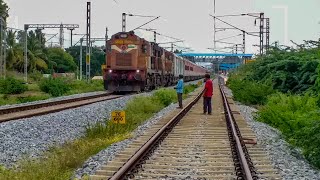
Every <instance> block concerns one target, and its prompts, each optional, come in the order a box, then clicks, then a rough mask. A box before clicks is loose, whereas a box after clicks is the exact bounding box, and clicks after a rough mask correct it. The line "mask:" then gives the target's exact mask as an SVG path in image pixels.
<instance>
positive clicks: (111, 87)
mask: <svg viewBox="0 0 320 180" xmlns="http://www.w3.org/2000/svg"><path fill="white" fill-rule="evenodd" d="M206 73H208V70H207V69H206V68H204V67H201V66H198V65H197V64H195V63H193V62H191V61H189V60H187V59H185V58H183V57H179V56H177V55H176V54H175V53H172V52H170V51H167V50H166V49H165V48H162V47H160V46H159V45H158V44H157V43H154V42H148V41H147V40H145V39H144V38H141V37H139V36H138V35H136V34H135V33H134V32H133V31H130V32H119V33H116V34H114V35H112V36H111V38H110V39H109V40H108V41H107V42H106V65H105V68H104V69H103V79H104V88H105V90H108V91H111V92H142V91H147V90H153V89H156V88H158V87H166V86H171V85H174V84H175V83H177V81H178V79H179V75H180V74H181V75H183V76H184V81H185V82H187V81H193V80H197V79H201V78H203V77H204V75H205V74H206Z"/></svg>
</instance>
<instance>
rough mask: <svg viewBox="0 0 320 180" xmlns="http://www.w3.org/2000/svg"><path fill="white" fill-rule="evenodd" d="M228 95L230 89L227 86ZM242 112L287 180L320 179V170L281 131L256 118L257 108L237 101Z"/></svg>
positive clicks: (260, 142)
mask: <svg viewBox="0 0 320 180" xmlns="http://www.w3.org/2000/svg"><path fill="white" fill-rule="evenodd" d="M225 92H226V93H227V94H228V95H232V92H231V90H230V89H228V88H225ZM236 103H237V105H238V107H239V109H240V112H241V114H242V115H243V116H244V118H245V119H246V121H247V122H248V124H249V125H250V126H251V127H252V129H253V131H254V132H255V134H256V136H257V140H258V143H259V144H260V145H261V146H262V147H263V148H264V149H265V150H266V152H267V153H268V155H269V157H270V160H271V161H272V163H273V165H274V167H275V168H276V169H278V170H279V172H280V175H281V176H282V177H283V179H286V180H319V179H320V171H319V170H316V169H315V168H313V167H311V166H310V164H309V163H308V162H307V161H306V160H305V159H304V158H303V157H302V155H301V153H300V151H299V150H298V149H295V148H292V147H291V146H290V145H289V144H288V143H287V142H286V141H285V139H284V138H283V136H282V135H281V132H280V131H278V130H277V129H275V128H273V127H270V126H269V125H267V124H264V123H261V122H257V121H255V120H254V117H253V115H254V113H255V112H257V109H255V108H252V107H249V106H245V105H242V104H241V103H239V102H236Z"/></svg>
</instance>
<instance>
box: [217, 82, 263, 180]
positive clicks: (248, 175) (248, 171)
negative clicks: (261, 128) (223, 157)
mask: <svg viewBox="0 0 320 180" xmlns="http://www.w3.org/2000/svg"><path fill="white" fill-rule="evenodd" d="M223 83H224V82H223ZM220 84H222V83H221V77H219V86H220V87H219V88H220V92H221V95H222V99H223V104H224V107H225V116H226V120H227V123H228V125H229V126H230V130H231V134H232V139H233V140H234V141H235V148H236V153H237V154H236V157H235V158H234V159H235V166H236V171H237V172H236V173H237V176H238V177H239V176H240V177H241V176H242V177H241V178H243V179H245V180H253V179H258V177H257V176H256V174H255V169H254V167H253V163H252V162H251V159H250V156H249V154H248V152H247V150H246V148H245V144H244V142H243V140H242V137H241V133H240V130H239V129H238V127H237V124H236V122H235V121H234V117H233V115H232V112H231V110H230V106H229V103H228V100H227V97H226V95H225V93H224V91H223V86H221V85H220ZM237 161H239V162H237Z"/></svg>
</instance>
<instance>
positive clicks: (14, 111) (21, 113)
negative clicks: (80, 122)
mask: <svg viewBox="0 0 320 180" xmlns="http://www.w3.org/2000/svg"><path fill="white" fill-rule="evenodd" d="M119 97H122V96H121V95H112V94H110V93H103V94H99V95H92V96H85V97H78V98H72V99H65V100H59V101H53V102H45V103H38V104H33V105H24V106H18V107H11V108H6V109H0V123H1V122H5V121H10V120H16V119H21V118H28V117H32V116H39V115H44V114H49V113H53V112H58V111H62V110H66V109H71V108H76V107H80V106H84V105H88V104H92V103H97V102H101V101H106V100H111V99H116V98H119Z"/></svg>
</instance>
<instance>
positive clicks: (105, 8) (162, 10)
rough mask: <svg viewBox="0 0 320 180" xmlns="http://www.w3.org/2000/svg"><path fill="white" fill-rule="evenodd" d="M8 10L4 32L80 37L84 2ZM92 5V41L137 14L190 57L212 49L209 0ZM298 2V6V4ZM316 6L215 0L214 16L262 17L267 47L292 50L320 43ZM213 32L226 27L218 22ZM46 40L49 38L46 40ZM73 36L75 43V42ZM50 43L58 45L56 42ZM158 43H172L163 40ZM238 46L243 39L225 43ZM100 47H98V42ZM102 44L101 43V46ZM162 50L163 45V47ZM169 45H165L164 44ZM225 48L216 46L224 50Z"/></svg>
mask: <svg viewBox="0 0 320 180" xmlns="http://www.w3.org/2000/svg"><path fill="white" fill-rule="evenodd" d="M5 1H6V2H7V3H8V5H9V7H10V10H9V15H10V18H9V25H8V26H9V27H13V28H19V29H23V26H24V24H33V23H41V24H45V23H49V24H52V23H57V24H59V23H66V24H79V25H80V28H79V29H78V30H76V31H75V32H74V33H79V34H82V33H85V27H86V2H87V1H88V0H28V1H25V0H5ZM116 1H117V2H114V1H113V0H92V1H91V3H92V37H104V35H105V29H106V27H108V29H109V36H110V35H112V34H114V33H117V32H120V31H121V14H122V13H123V12H126V13H132V14H137V15H150V16H160V18H159V20H156V21H154V22H152V23H150V24H148V25H146V26H144V28H152V29H156V31H157V32H158V33H160V34H163V35H167V36H171V37H175V38H178V39H183V40H184V43H180V44H179V43H178V44H177V45H179V46H184V47H191V48H192V49H193V50H194V51H195V52H209V51H211V50H209V49H207V48H213V47H214V43H213V34H214V31H213V26H214V25H213V18H212V17H210V16H209V14H212V15H213V14H214V11H213V9H214V8H213V7H214V6H213V1H214V0H161V1H159V0H157V1H156V0H116ZM302 2H303V3H302ZM319 7H320V1H319V0H304V1H301V0H216V15H226V14H239V13H258V12H264V13H265V16H266V17H269V18H270V27H271V35H270V36H271V43H272V42H274V41H279V43H280V44H286V45H291V43H290V40H293V41H294V42H297V43H301V42H302V41H303V40H316V39H318V38H320V24H319V22H320V11H319ZM149 20H151V19H150V18H141V17H128V18H127V30H132V29H134V28H136V27H138V26H139V25H141V24H144V23H145V22H147V21H149ZM223 20H225V21H227V22H229V23H230V24H232V25H235V26H237V27H239V28H240V29H243V30H246V31H248V32H256V31H258V30H259V28H258V26H254V18H252V17H226V18H223ZM217 26H218V27H228V26H227V25H224V24H223V23H221V22H217ZM44 32H45V33H48V34H51V33H58V32H59V30H50V29H48V30H45V31H44ZM136 33H137V34H138V35H140V36H142V37H144V38H146V39H147V40H149V41H153V34H152V33H151V32H146V31H143V30H141V31H138V32H136ZM240 33H241V32H240V31H236V30H228V31H221V32H218V33H217V34H216V38H217V39H220V38H225V37H229V36H232V35H237V34H240ZM64 36H65V46H66V47H67V46H69V44H70V32H69V31H67V30H66V31H65V35H64ZM48 37H49V36H48ZM79 38H80V37H79V36H74V43H75V42H76V41H77V40H78V39H79ZM258 40H259V38H258V37H254V36H247V37H246V52H247V53H257V52H258V51H257V48H256V47H253V46H252V45H254V44H258V42H259V41H258ZM52 41H55V42H57V41H58V39H57V38H53V40H52ZM157 41H158V42H168V41H172V40H170V39H168V38H165V37H163V36H158V37H157ZM226 41H228V42H232V43H242V36H238V37H236V38H232V39H228V40H226ZM101 43H102V42H101ZM102 44H103V43H102ZM164 46H167V45H164ZM168 46H169V45H168ZM224 46H225V44H220V43H218V44H217V47H219V48H223V47H224Z"/></svg>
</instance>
